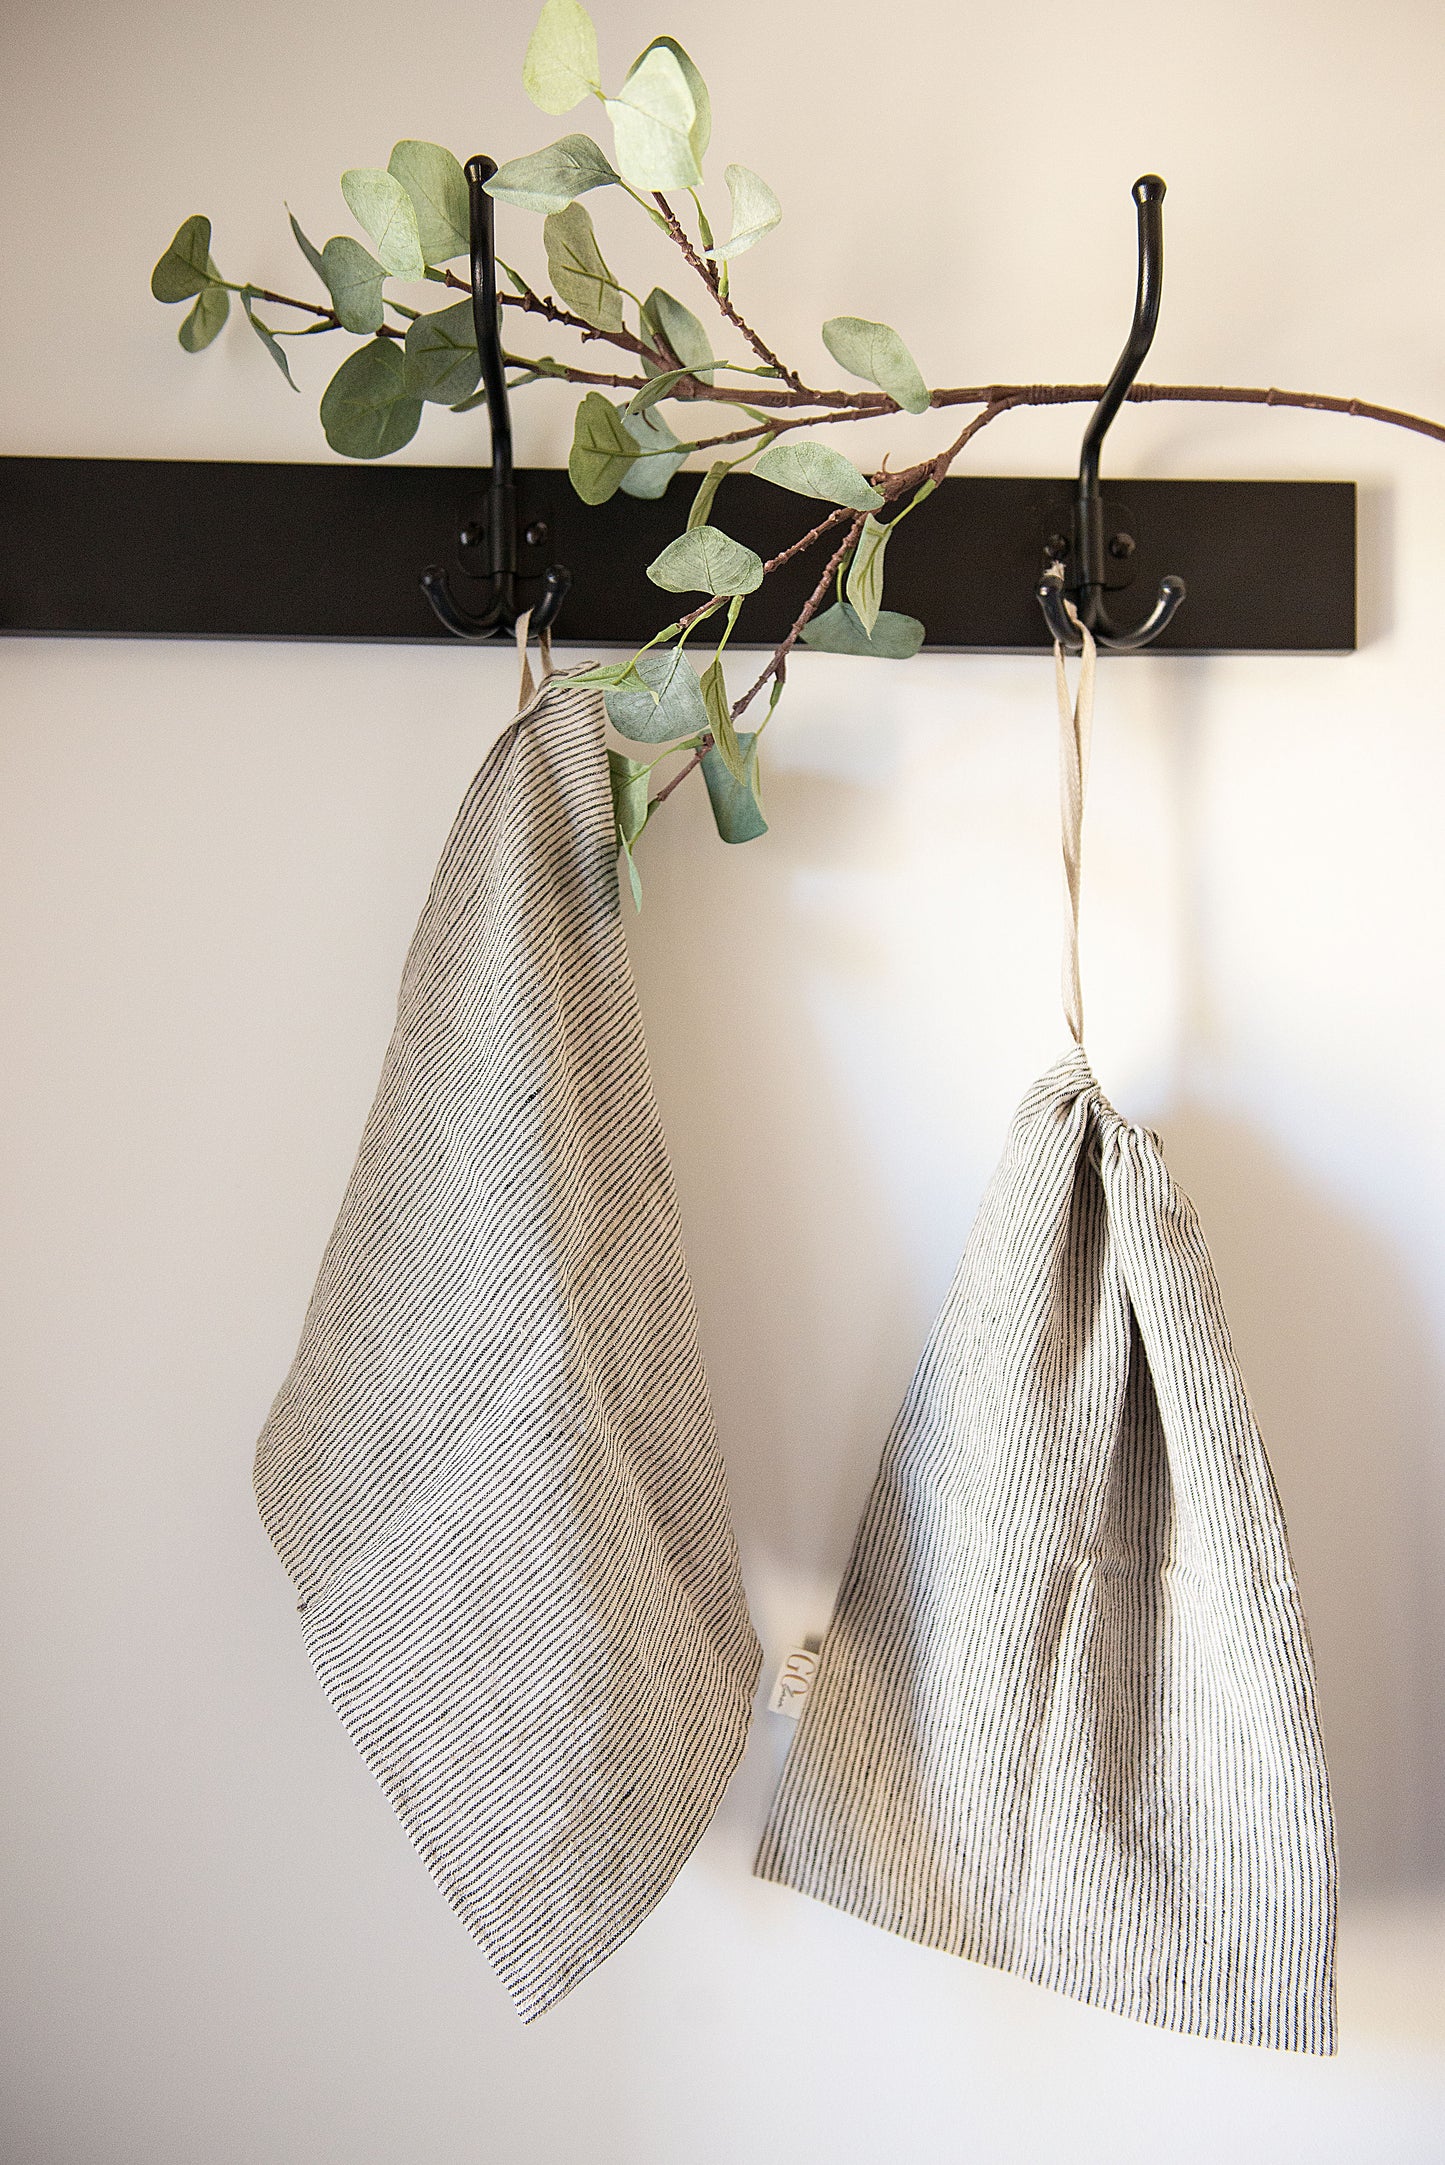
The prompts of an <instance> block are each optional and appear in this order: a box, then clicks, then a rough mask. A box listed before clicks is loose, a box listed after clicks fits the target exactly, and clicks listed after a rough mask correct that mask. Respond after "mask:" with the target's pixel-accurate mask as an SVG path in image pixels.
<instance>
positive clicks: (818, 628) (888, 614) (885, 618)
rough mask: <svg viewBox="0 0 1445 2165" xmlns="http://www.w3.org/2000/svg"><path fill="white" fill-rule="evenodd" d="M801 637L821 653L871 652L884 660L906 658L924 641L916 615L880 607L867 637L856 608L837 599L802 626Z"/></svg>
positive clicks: (901, 659) (911, 655)
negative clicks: (905, 614) (820, 613)
mask: <svg viewBox="0 0 1445 2165" xmlns="http://www.w3.org/2000/svg"><path fill="white" fill-rule="evenodd" d="M803 638H804V640H805V641H806V643H807V644H808V645H809V646H810V647H816V648H817V649H818V650H819V652H820V653H823V654H874V655H878V656H880V657H881V658H882V659H883V660H884V661H908V660H910V659H911V658H912V657H913V655H915V654H916V653H917V652H918V649H919V648H920V647H921V646H922V644H923V626H922V625H921V624H920V623H919V621H918V619H917V617H916V616H903V615H900V613H899V612H898V611H897V610H896V609H880V610H879V612H878V615H877V617H876V619H875V621H874V625H873V632H872V636H871V637H870V636H869V634H868V633H867V632H866V631H864V629H863V626H862V624H861V623H860V622H859V620H858V616H857V612H856V611H855V610H854V609H853V608H852V607H850V605H849V604H848V603H847V602H846V601H836V602H834V604H833V606H832V608H831V609H825V610H824V611H823V614H822V615H821V616H815V617H814V618H813V619H812V620H811V622H809V623H807V624H805V625H804V626H803Z"/></svg>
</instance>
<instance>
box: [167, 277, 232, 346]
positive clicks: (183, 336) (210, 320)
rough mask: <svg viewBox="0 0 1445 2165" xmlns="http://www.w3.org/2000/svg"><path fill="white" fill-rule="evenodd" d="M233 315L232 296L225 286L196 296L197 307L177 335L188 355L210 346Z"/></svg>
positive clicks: (207, 290) (208, 288)
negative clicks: (227, 319)
mask: <svg viewBox="0 0 1445 2165" xmlns="http://www.w3.org/2000/svg"><path fill="white" fill-rule="evenodd" d="M230 313H231V296H230V294H229V293H228V292H227V291H226V289H225V287H224V286H207V287H206V288H205V290H204V292H202V293H200V294H198V295H197V296H196V305H195V307H194V308H193V309H192V310H191V312H190V314H189V315H188V316H187V318H186V320H185V322H184V323H183V324H182V325H181V327H180V329H179V331H178V332H177V333H176V336H177V338H179V340H180V342H181V344H182V345H183V346H184V347H185V349H186V351H187V353H199V352H200V351H201V350H202V348H203V347H205V346H209V345H210V343H211V340H212V339H213V338H215V337H216V336H217V335H218V333H219V332H220V330H221V329H222V327H223V325H224V324H225V321H226V318H227V316H229V315H230Z"/></svg>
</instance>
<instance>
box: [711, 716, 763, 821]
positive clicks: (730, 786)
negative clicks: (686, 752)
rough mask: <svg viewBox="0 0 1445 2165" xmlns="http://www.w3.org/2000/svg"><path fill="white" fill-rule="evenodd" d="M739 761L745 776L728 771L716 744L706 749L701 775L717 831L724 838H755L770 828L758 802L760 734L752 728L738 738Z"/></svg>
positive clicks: (744, 731)
mask: <svg viewBox="0 0 1445 2165" xmlns="http://www.w3.org/2000/svg"><path fill="white" fill-rule="evenodd" d="M737 748H738V755H739V761H740V764H741V766H742V769H743V776H744V778H743V779H742V780H739V779H738V777H737V776H736V775H734V774H732V773H730V772H729V769H728V766H727V763H726V761H725V760H724V759H723V756H722V754H721V752H720V751H719V750H718V749H717V748H716V747H714V748H713V750H712V751H710V752H704V754H703V760H702V778H703V780H704V781H705V782H706V784H707V794H708V801H709V802H710V804H711V805H712V816H713V819H714V821H715V822H716V824H717V831H718V833H719V835H720V836H721V837H722V839H723V841H724V842H756V841H757V839H758V837H759V835H764V834H766V833H767V831H768V823H767V821H766V820H765V819H764V818H763V814H762V807H761V806H760V805H759V803H758V786H759V777H758V750H757V736H756V733H755V732H754V731H752V730H746V729H745V730H743V731H742V732H741V733H740V734H739V736H738V738H737Z"/></svg>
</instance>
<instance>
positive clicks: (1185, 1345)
mask: <svg viewBox="0 0 1445 2165" xmlns="http://www.w3.org/2000/svg"><path fill="white" fill-rule="evenodd" d="M757 1869H758V1871H759V1873H760V1874H761V1876H762V1877H764V1878H766V1879H773V1880H779V1881H782V1882H784V1883H785V1884H787V1885H788V1886H791V1887H796V1888H798V1889H800V1890H801V1891H802V1892H803V1893H805V1894H811V1895H815V1896H817V1897H818V1898H819V1899H820V1900H822V1901H826V1902H831V1903H833V1904H834V1905H835V1906H836V1907H838V1908H839V1909H844V1910H848V1911H850V1912H851V1913H852V1914H853V1915H855V1916H858V1917H862V1918H866V1919H867V1920H869V1921H870V1922H871V1923H874V1924H879V1925H883V1926H885V1927H886V1928H887V1929H888V1930H890V1931H894V1932H899V1933H902V1934H904V1935H906V1936H907V1937H908V1938H910V1939H915V1940H920V1941H922V1942H923V1943H924V1944H925V1945H927V1946H930V1947H939V1948H945V1949H948V1950H949V1951H950V1952H952V1953H955V1954H961V1955H967V1956H969V1957H971V1958H972V1959H973V1960H975V1961H979V1962H987V1963H991V1964H993V1965H995V1966H996V1967H998V1968H1000V1969H1007V1970H1014V1971H1017V1972H1019V1973H1020V1974H1021V1975H1023V1976H1025V1977H1029V1978H1032V1979H1035V1980H1036V1981H1037V1982H1039V1983H1041V1984H1047V1985H1051V1986H1054V1987H1055V1988H1056V1989H1057V1990H1059V1991H1061V1992H1066V1993H1069V1994H1071V1995H1072V1996H1073V1997H1075V1998H1077V1999H1081V2000H1087V2001H1089V2002H1091V2003H1092V2004H1094V2005H1096V2006H1100V2007H1106V2008H1111V2009H1113V2010H1115V2011H1116V2012H1118V2013H1120V2014H1128V2015H1133V2016H1136V2017H1138V2018H1139V2019H1141V2020H1143V2021H1147V2022H1154V2023H1159V2024H1161V2025H1163V2026H1165V2027H1167V2028H1170V2029H1176V2030H1185V2031H1191V2032H1195V2033H1197V2034H1200V2035H1205V2036H1211V2037H1221V2038H1232V2039H1236V2040H1241V2041H1247V2042H1250V2043H1255V2044H1262V2045H1278V2046H1287V2047H1292V2048H1295V2049H1297V2050H1301V2051H1311V2052H1329V2051H1332V2050H1333V2049H1334V1982H1333V1953H1334V1908H1335V1897H1334V1840H1333V1829H1332V1822H1331V1815H1330V1804H1329V1793H1328V1788H1327V1784H1326V1776H1325V1764H1324V1755H1323V1750H1322V1747H1321V1742H1320V1735H1319V1727H1318V1721H1317V1717H1316V1713H1315V1701H1314V1679H1313V1670H1312V1663H1311V1657H1310V1650H1309V1642H1308V1638H1307V1634H1306V1629H1305V1622H1304V1617H1303V1613H1302V1611H1301V1607H1300V1601H1299V1595H1298V1592H1297V1590H1296V1586H1295V1580H1294V1572H1293V1568H1292V1566H1291V1562H1290V1557H1289V1551H1288V1547H1287V1544H1286V1539H1285V1531H1284V1525H1283V1520H1282V1518H1281V1514H1280V1508H1279V1502H1278V1498H1277V1496H1276V1493H1275V1489H1274V1485H1273V1481H1272V1479H1271V1476H1270V1471H1269V1466H1268V1462H1267V1460H1266V1457H1265V1453H1264V1447H1263V1445H1262V1443H1261V1441H1260V1437H1259V1434H1258V1431H1257V1429H1256V1428H1255V1425H1254V1422H1253V1420H1252V1419H1251V1416H1250V1412H1249V1407H1248V1404H1247V1401H1246V1398H1245V1392H1244V1386H1243V1382H1242V1380H1241V1378H1240V1375H1239V1371H1238V1368H1237V1366H1236V1363H1235V1359H1234V1355H1233V1352H1232V1349H1231V1346H1230V1339H1229V1332H1228V1329H1227V1327H1226V1324H1225V1320H1224V1315H1223V1311H1222V1309H1221V1307H1220V1301H1219V1293H1218V1289H1217V1287H1216V1284H1215V1280H1214V1274H1213V1270H1212V1268H1211V1266H1210V1261H1209V1256H1208V1253H1207V1251H1206V1249H1205V1246H1204V1241H1203V1238H1202V1236H1201V1233H1200V1230H1199V1225H1198V1222H1197V1220H1196V1218H1195V1215H1194V1212H1193V1210H1192V1209H1191V1207H1190V1205H1189V1203H1188V1202H1187V1201H1186V1199H1185V1198H1184V1196H1183V1195H1181V1194H1180V1192H1179V1190H1178V1189H1177V1188H1176V1187H1175V1186H1174V1184H1173V1182H1172V1181H1171V1179H1170V1177H1169V1174H1168V1173H1167V1171H1166V1170H1165V1166H1164V1161H1163V1158H1162V1156H1161V1154H1160V1150H1159V1146H1158V1144H1157V1142H1156V1141H1155V1139H1154V1138H1153V1137H1152V1136H1150V1135H1149V1134H1147V1133H1146V1132H1145V1131H1144V1130H1143V1129H1141V1128H1138V1127H1132V1126H1130V1125H1129V1124H1128V1123H1126V1122H1125V1121H1123V1120H1121V1119H1120V1118H1119V1116H1118V1114H1117V1113H1115V1112H1114V1110H1113V1109H1112V1107H1111V1106H1110V1105H1109V1104H1108V1103H1107V1102H1106V1101H1105V1099H1104V1098H1103V1096H1102V1095H1101V1093H1100V1091H1099V1089H1098V1086H1097V1084H1096V1083H1095V1081H1094V1078H1093V1076H1092V1074H1091V1072H1090V1070H1089V1065H1088V1062H1087V1060H1086V1058H1085V1056H1084V1054H1083V1052H1082V1050H1079V1049H1077V1048H1076V1049H1073V1050H1071V1051H1070V1052H1069V1053H1068V1055H1067V1056H1066V1057H1065V1058H1064V1059H1063V1060H1061V1061H1060V1062H1059V1063H1058V1065H1057V1066H1056V1067H1055V1068H1053V1069H1052V1070H1051V1071H1050V1073H1049V1074H1047V1075H1045V1076H1044V1077H1043V1079H1042V1081H1040V1082H1039V1083H1038V1084H1037V1085H1036V1086H1035V1087H1034V1089H1033V1090H1032V1091H1031V1092H1030V1093H1029V1095H1028V1096H1027V1097H1026V1098H1025V1099H1024V1102H1023V1104H1022V1106H1021V1107H1020V1109H1019V1112H1018V1114H1017V1117H1016V1119H1015V1122H1014V1126H1013V1131H1012V1135H1011V1138H1010V1142H1009V1147H1008V1150H1007V1153H1006V1155H1005V1157H1004V1160H1003V1163H1002V1164H1001V1166H1000V1167H999V1170H998V1171H997V1173H996V1174H995V1176H994V1179H993V1182H992V1184H991V1186H990V1188H989V1190H988V1193H987V1195H986V1197H985V1199H984V1202H983V1205H982V1207H981V1209H980V1212H979V1216H978V1220H977V1223H976V1225H975V1227H974V1231H973V1234H972V1236H971V1238H970V1241H969V1243H968V1247H967V1250H966V1252H965V1255H964V1258H963V1261H962V1264H961V1265H960V1268H959V1272H958V1276H957V1278H956V1280H955V1282H954V1284H953V1287H952V1289H951V1291H950V1293H949V1295H948V1298H947V1300H946V1302H945V1304H944V1307H943V1310H942V1313H941V1314H940V1316H939V1319H938V1321H937V1323H936V1325H935V1327H934V1330H933V1333H932V1336H931V1338H930V1339H929V1343H928V1346H927V1349H926V1351H925V1353H924V1356H923V1360H922V1362H921V1364H920V1366H919V1369H918V1372H917V1375H916V1376H915V1378H914V1380H913V1384H912V1386H911V1388H910V1390H909V1393H908V1396H907V1398H906V1400H905V1402H904V1405H903V1409H902V1412H901V1413H900V1415H899V1418H898V1421H897V1423H896V1425H895V1428H894V1430H893V1434H892V1436H891V1438H890V1439H889V1442H888V1445H887V1447H886V1450H885V1453H884V1457H883V1463H882V1467H881V1469H880V1472H879V1475H878V1479H877V1482H876V1484H875V1487H874V1489H873V1493H872V1497H871V1499H870V1501H869V1503H868V1506H867V1510H866V1513H865V1515H864V1518H863V1521H862V1524H861V1526H860V1529H859V1532H858V1536H857V1541H856V1544H855V1547H854V1550H853V1555H852V1559H851V1561H850V1563H849V1565H848V1569H847V1574H846V1576H845V1578H844V1581H843V1586H842V1590H841V1593H840V1596H839V1600H838V1606H837V1611H836V1613H835V1615H834V1618H833V1621H832V1624H831V1627H830V1629H829V1632H828V1635H827V1638H826V1640H825V1642H824V1647H823V1653H822V1659H821V1662H820V1665H819V1671H818V1675H817V1678H816V1680H815V1682H814V1684H813V1688H812V1691H811V1693H810V1695H809V1698H808V1702H807V1705H806V1707H805V1709H804V1712H803V1716H802V1720H801V1722H800V1724H799V1729H798V1734H797V1737H796V1740H795V1742H794V1745H793V1748H792V1752H791V1754H790V1757H789V1760H788V1764H787V1767H786V1769H785V1771H784V1776H783V1782H782V1786H781V1789H780V1791H779V1794H778V1798H777V1801H776V1803H775V1806H774V1809H773V1814H772V1818H771V1821H770V1823H769V1826H768V1828H767V1831H766V1834H765V1837H764V1840H763V1845H762V1850H761V1854H760V1856H759V1859H758V1865H757Z"/></svg>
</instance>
